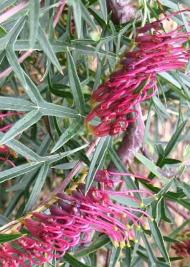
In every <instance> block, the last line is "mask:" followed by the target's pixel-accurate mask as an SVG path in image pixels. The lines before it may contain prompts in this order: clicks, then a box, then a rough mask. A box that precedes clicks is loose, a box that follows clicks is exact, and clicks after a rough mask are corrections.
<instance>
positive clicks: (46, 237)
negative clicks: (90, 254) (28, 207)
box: [0, 170, 150, 267]
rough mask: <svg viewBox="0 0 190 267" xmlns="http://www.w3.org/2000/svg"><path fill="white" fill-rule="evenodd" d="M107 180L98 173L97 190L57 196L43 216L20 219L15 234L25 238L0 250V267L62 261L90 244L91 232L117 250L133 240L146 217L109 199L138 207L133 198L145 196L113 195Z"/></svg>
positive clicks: (131, 193)
mask: <svg viewBox="0 0 190 267" xmlns="http://www.w3.org/2000/svg"><path fill="white" fill-rule="evenodd" d="M112 175H113V174H112ZM109 176H110V174H109V172H108V171H106V170H102V171H100V172H99V173H98V175H97V180H100V183H101V188H100V189H97V188H95V187H91V189H90V190H89V192H88V193H87V195H85V194H84V193H83V186H81V187H80V188H79V189H78V190H77V191H74V192H73V193H72V195H67V194H65V193H62V194H59V195H58V197H59V201H58V203H57V204H53V206H52V207H51V208H50V209H49V211H48V212H47V213H46V214H44V213H40V212H34V213H33V214H32V216H31V217H30V218H26V219H23V222H22V225H21V227H19V229H18V230H19V231H22V230H24V231H25V232H28V233H29V235H28V236H24V237H21V238H20V239H18V240H14V241H12V242H9V243H5V244H3V245H2V246H1V247H0V262H1V263H2V264H3V266H4V267H16V266H32V265H33V264H34V265H35V266H41V265H42V264H44V263H46V262H49V261H50V260H52V259H53V258H60V257H62V256H63V255H64V253H66V252H67V251H68V250H70V249H72V248H73V247H76V246H79V245H83V244H84V243H88V242H90V241H91V239H92V235H93V233H94V231H98V232H100V233H104V234H106V235H108V236H109V237H110V238H111V240H112V242H113V243H114V244H115V245H117V246H120V247H123V246H125V245H127V244H129V242H130V240H134V238H135V230H134V227H138V226H139V225H141V224H144V220H145V218H149V217H150V216H149V215H148V213H146V212H145V211H144V210H142V209H141V208H133V207H130V206H122V205H120V204H119V203H117V202H116V201H113V200H112V198H111V197H112V196H114V195H119V196H120V195H121V196H122V197H123V198H128V199H132V200H133V201H135V202H136V203H137V204H140V200H139V199H138V198H136V197H135V194H136V193H139V194H145V195H148V193H147V191H144V190H125V191H115V189H114V186H111V185H110V186H108V183H107V182H108V179H109ZM117 181H118V182H122V181H121V180H120V179H117ZM149 196H150V194H149ZM129 225H131V227H128V226H129Z"/></svg>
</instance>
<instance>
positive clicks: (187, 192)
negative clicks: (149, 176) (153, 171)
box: [175, 179, 190, 199]
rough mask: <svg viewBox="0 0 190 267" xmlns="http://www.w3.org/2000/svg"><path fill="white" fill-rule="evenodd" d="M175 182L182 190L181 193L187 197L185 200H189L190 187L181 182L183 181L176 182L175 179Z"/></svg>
mask: <svg viewBox="0 0 190 267" xmlns="http://www.w3.org/2000/svg"><path fill="white" fill-rule="evenodd" d="M175 182H176V184H177V186H178V187H179V188H181V189H182V190H183V192H184V194H185V195H186V196H187V198H189V199H190V185H189V184H187V183H185V182H183V181H180V180H177V179H176V180H175Z"/></svg>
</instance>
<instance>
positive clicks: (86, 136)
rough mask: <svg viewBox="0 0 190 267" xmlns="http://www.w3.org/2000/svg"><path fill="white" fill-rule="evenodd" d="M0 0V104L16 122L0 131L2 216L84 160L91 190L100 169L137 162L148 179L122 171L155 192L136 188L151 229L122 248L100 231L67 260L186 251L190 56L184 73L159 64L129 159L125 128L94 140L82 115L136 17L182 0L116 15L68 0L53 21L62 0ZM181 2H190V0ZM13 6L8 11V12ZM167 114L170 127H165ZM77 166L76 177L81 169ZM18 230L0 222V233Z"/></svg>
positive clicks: (31, 202)
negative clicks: (140, 137) (182, 240)
mask: <svg viewBox="0 0 190 267" xmlns="http://www.w3.org/2000/svg"><path fill="white" fill-rule="evenodd" d="M0 2H1V3H0V65H1V68H0V70H1V72H0V86H1V87H0V88H1V89H0V111H1V113H2V114H6V112H8V111H13V112H16V113H15V116H13V118H12V117H11V118H8V119H6V120H5V122H6V123H7V124H11V126H12V127H11V128H10V129H8V130H7V131H6V132H0V148H1V147H4V146H5V145H6V147H8V148H9V149H10V154H8V155H6V156H7V157H8V158H10V160H11V161H12V162H13V164H12V165H9V164H6V162H5V160H3V161H0V170H1V172H0V192H1V194H0V209H1V213H2V214H1V216H0V224H1V225H4V224H6V223H7V222H8V221H10V220H13V219H14V218H15V217H16V218H20V217H21V216H23V215H25V214H26V213H27V212H30V211H32V210H33V209H34V207H36V206H38V205H39V204H40V199H41V198H42V199H43V200H44V199H46V198H45V196H47V195H50V194H51V192H52V191H53V192H54V191H56V190H57V189H59V186H60V184H61V185H63V184H62V183H64V181H65V180H64V179H65V177H66V176H67V175H68V173H69V171H71V173H72V171H73V169H74V170H75V168H76V166H79V165H80V164H81V163H82V164H83V165H84V166H85V168H87V169H88V174H87V177H86V180H85V192H86V193H87V192H88V191H89V189H90V187H91V186H92V184H93V182H94V179H95V176H96V173H97V171H98V170H99V169H104V168H105V169H107V168H111V167H113V169H115V168H116V169H117V171H118V172H132V170H133V164H134V165H135V164H136V165H135V166H137V169H140V170H142V172H144V173H146V174H147V173H148V174H147V177H149V178H150V180H151V182H150V183H149V182H147V181H146V180H141V179H134V177H133V176H132V175H125V176H123V180H124V182H125V185H126V187H127V189H132V190H137V189H139V188H143V187H145V188H146V189H147V190H149V192H151V193H152V197H150V198H148V197H144V196H141V195H140V194H139V193H135V196H136V197H137V198H138V200H139V206H140V205H142V203H143V204H144V206H143V209H145V210H146V211H148V212H149V213H150V214H151V216H152V217H153V218H154V220H153V221H150V222H149V230H148V231H147V230H146V229H144V228H143V227H142V229H140V230H137V231H136V236H135V240H133V241H131V242H130V244H131V246H130V247H124V248H122V247H119V248H118V247H114V245H113V244H112V242H111V241H112V240H110V239H109V238H108V237H107V236H105V235H100V234H97V233H95V235H94V239H93V241H92V242H91V243H89V244H87V245H86V246H85V247H83V248H74V249H73V251H69V252H68V253H67V254H66V255H65V256H64V257H62V258H61V259H60V260H58V262H59V261H60V262H59V264H60V266H65V267H67V266H73V267H74V266H76V267H80V266H81V267H90V266H91V267H92V266H93V267H95V264H96V263H97V258H98V257H97V255H98V253H100V252H101V251H104V250H105V251H106V253H107V254H106V256H105V258H106V261H107V262H106V264H107V265H106V266H109V267H114V266H116V264H117V263H118V262H119V263H120V264H121V266H129V267H133V266H134V267H138V266H143V264H144V263H146V264H148V266H152V267H154V266H155V267H167V266H172V262H173V261H174V262H175V261H177V260H179V259H180V258H178V257H171V256H170V255H171V254H170V247H171V244H172V243H173V242H175V241H176V240H177V237H178V234H180V232H181V231H183V230H184V229H185V227H187V226H188V227H189V221H187V222H188V223H186V222H184V224H182V226H181V227H180V226H178V227H177V225H178V222H177V221H176V220H177V219H176V218H177V216H176V214H175V213H174V212H173V210H172V208H171V205H170V204H174V205H177V208H179V209H180V208H181V207H182V208H183V210H184V214H185V215H184V216H186V213H187V211H190V186H189V180H188V179H189V175H188V172H187V170H188V169H189V154H190V153H189V148H188V147H187V151H186V152H187V153H186V154H185V153H182V154H183V155H180V156H178V150H177V149H178V147H179V146H180V145H183V146H182V150H184V146H185V145H186V144H187V143H188V142H189V139H190V135H189V114H190V92H189V89H190V78H189V74H188V73H189V66H188V67H187V70H186V71H185V72H183V73H182V71H178V72H170V73H165V72H163V73H160V74H159V78H158V82H159V91H158V93H157V95H156V96H154V97H153V99H152V100H149V101H147V102H146V103H144V104H143V105H142V109H143V111H144V114H145V115H144V118H145V126H146V129H145V137H144V148H145V149H142V150H141V151H139V152H137V153H136V154H135V159H134V161H133V164H131V166H130V164H129V166H127V164H126V162H123V161H122V158H121V155H120V154H119V152H118V151H119V150H118V148H119V146H121V145H122V138H123V136H122V135H121V136H120V137H116V138H115V137H114V138H113V137H111V136H106V137H101V138H99V139H96V140H95V137H94V136H92V134H91V133H90V131H89V129H88V127H86V117H87V115H88V113H89V111H90V110H91V108H92V104H91V102H90V101H89V100H90V96H91V94H92V91H93V90H94V89H96V88H97V87H98V86H99V85H100V84H101V83H102V82H103V81H105V80H106V79H107V76H108V75H109V73H111V72H112V71H113V70H114V69H115V68H117V63H118V60H119V58H120V57H121V55H122V54H123V53H124V51H125V50H126V49H127V50H131V49H132V48H133V45H134V37H135V35H136V31H137V27H139V25H141V24H144V23H146V22H149V21H154V20H155V19H157V18H158V17H159V16H160V15H161V14H162V13H163V11H168V12H172V11H174V10H175V11H176V10H178V9H179V3H178V2H179V1H171V0H161V1H159V3H160V4H158V3H156V2H157V1H155V3H153V4H151V3H150V2H154V1H146V0H143V1H137V2H139V5H137V9H138V10H137V12H136V16H135V17H134V18H133V19H131V20H129V21H128V22H127V23H124V24H119V23H116V21H115V20H114V19H113V16H112V12H111V11H110V10H109V9H108V6H107V2H108V1H104V0H68V1H67V5H66V6H65V7H64V9H63V12H62V14H61V15H60V17H59V19H58V23H57V25H54V22H55V18H56V16H57V14H58V10H59V7H60V4H61V1H59V0H53V1H50V0H47V1H43V4H42V3H40V1H39V0H37V1H35V0H30V1H17V0H2V1H0ZM41 2H42V1H41ZM181 3H183V4H185V5H187V6H189V1H186V0H184V1H181ZM9 9H10V10H11V12H12V13H11V12H10V13H9V12H8V13H7V10H9ZM12 10H13V11H12ZM176 21H177V23H179V24H185V25H186V28H187V30H188V21H187V18H186V17H183V16H180V15H178V17H177V19H176ZM25 53H27V56H25V55H26V54H25ZM146 115H147V116H146ZM168 122H170V123H171V124H170V126H171V128H172V131H171V132H170V133H166V135H167V136H164V131H163V130H164V129H163V128H164V127H165V125H166V124H167V123H168ZM1 123H2V125H3V126H4V124H3V123H4V122H3V121H1V119H0V127H1ZM166 132H167V130H166ZM94 140H95V141H96V143H97V144H96V146H94V150H93V153H91V154H90V153H88V152H87V149H88V147H89V144H90V143H91V142H92V141H94ZM146 151H148V152H149V153H146ZM176 151H177V152H176ZM174 152H175V153H174ZM0 156H1V155H0ZM77 164H78V165H77ZM110 166H111V167H110ZM138 166H140V167H139V168H138ZM76 169H77V168H76ZM134 169H135V168H134ZM144 170H146V171H144ZM74 174H75V175H73V177H72V178H73V179H72V181H70V182H71V184H72V183H74V182H75V178H77V174H78V173H75V171H74ZM186 176H188V177H187V179H184V177H186ZM154 182H155V184H154ZM69 185H70V184H67V185H66V187H67V186H69ZM61 188H62V187H61ZM111 198H112V200H114V201H116V202H118V203H120V204H122V205H124V206H130V207H133V208H136V207H137V206H134V203H133V200H131V199H130V200H129V199H127V200H125V198H123V197H122V196H115V195H114V196H111ZM135 204H136V203H135ZM139 206H138V207H139ZM178 216H180V215H178ZM183 219H184V220H186V217H184V218H183ZM162 223H164V224H171V223H173V226H170V230H171V232H170V233H168V235H167V236H164V235H163V233H162V227H161V226H162ZM126 231H127V228H126ZM22 235H23V234H22V233H18V234H17V233H16V234H15V233H14V232H13V233H11V234H10V233H9V234H4V232H2V233H0V243H5V242H10V241H12V240H15V239H18V238H20V237H21V236H22ZM174 238H175V239H176V240H174ZM168 243H169V245H168ZM101 249H103V250H101ZM61 264H62V265H61ZM0 265H1V263H0ZM50 265H51V266H54V265H53V263H52V264H49V266H50Z"/></svg>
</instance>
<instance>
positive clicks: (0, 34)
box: [0, 26, 7, 38]
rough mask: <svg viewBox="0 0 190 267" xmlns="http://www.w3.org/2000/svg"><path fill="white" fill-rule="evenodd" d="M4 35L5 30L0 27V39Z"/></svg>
mask: <svg viewBox="0 0 190 267" xmlns="http://www.w3.org/2000/svg"><path fill="white" fill-rule="evenodd" d="M6 33H7V32H6V30H5V29H4V28H3V27H2V26H0V38H2V37H4V36H5V35H6Z"/></svg>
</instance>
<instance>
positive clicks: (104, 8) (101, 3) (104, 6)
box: [98, 0, 108, 22]
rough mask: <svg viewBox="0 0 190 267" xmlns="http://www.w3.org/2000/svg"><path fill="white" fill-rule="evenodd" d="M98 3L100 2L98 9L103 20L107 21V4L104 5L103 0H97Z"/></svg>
mask: <svg viewBox="0 0 190 267" xmlns="http://www.w3.org/2000/svg"><path fill="white" fill-rule="evenodd" d="M98 2H99V4H100V9H101V12H102V15H103V18H104V20H105V22H107V19H108V13H107V5H106V1H105V0H98Z"/></svg>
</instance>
